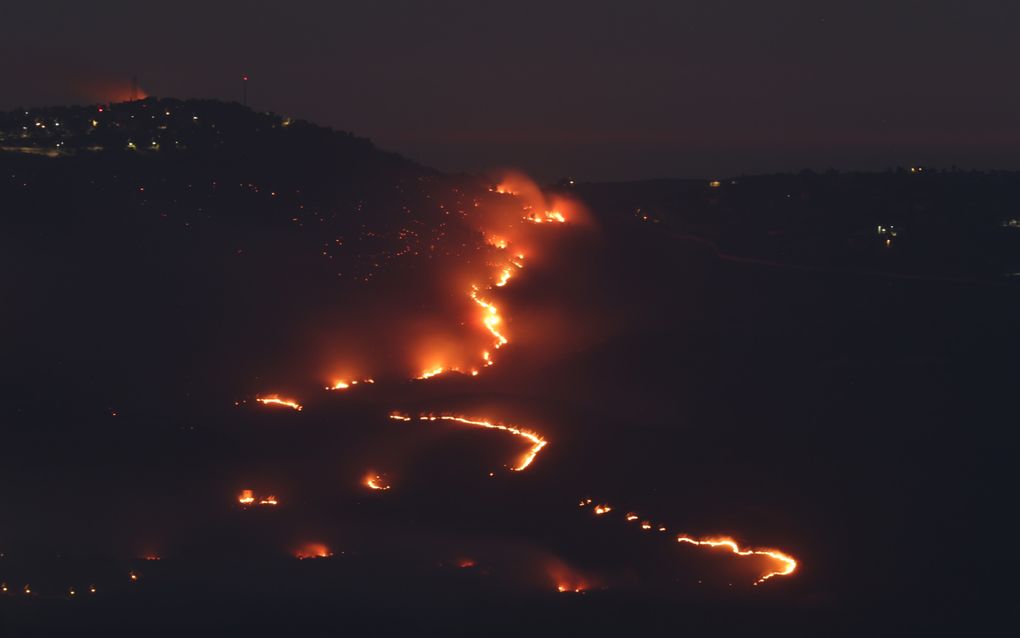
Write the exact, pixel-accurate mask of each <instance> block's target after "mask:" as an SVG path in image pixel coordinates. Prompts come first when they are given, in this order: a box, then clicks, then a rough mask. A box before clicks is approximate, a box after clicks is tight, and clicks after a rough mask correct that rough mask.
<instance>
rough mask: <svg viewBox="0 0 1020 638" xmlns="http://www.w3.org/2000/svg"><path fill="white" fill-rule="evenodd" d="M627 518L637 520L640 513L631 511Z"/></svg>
mask: <svg viewBox="0 0 1020 638" xmlns="http://www.w3.org/2000/svg"><path fill="white" fill-rule="evenodd" d="M626 518H627V520H628V521H636V520H637V519H638V515H637V514H635V513H634V512H631V513H630V514H627V516H626Z"/></svg>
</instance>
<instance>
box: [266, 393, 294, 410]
mask: <svg viewBox="0 0 1020 638" xmlns="http://www.w3.org/2000/svg"><path fill="white" fill-rule="evenodd" d="M255 400H256V401H258V402H259V403H261V404H262V405H282V406H284V407H288V408H291V409H293V410H297V411H298V412H300V411H301V410H302V409H303V407H302V406H301V404H300V403H298V402H297V401H294V400H293V399H282V398H280V395H278V394H271V395H269V396H267V397H256V398H255Z"/></svg>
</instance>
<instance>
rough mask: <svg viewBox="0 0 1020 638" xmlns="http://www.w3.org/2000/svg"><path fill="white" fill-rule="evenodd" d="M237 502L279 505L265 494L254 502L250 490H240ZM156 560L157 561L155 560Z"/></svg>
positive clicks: (267, 505)
mask: <svg viewBox="0 0 1020 638" xmlns="http://www.w3.org/2000/svg"><path fill="white" fill-rule="evenodd" d="M237 502H238V503H240V504H241V505H243V506H245V507H248V506H249V505H251V504H253V503H258V505H260V506H262V507H276V506H277V505H278V504H279V503H280V501H279V500H277V498H276V496H274V495H272V494H267V495H266V496H265V497H263V498H260V499H257V500H256V498H255V492H254V491H252V490H241V493H240V494H239V495H238V497H237ZM157 560H159V559H158V558H157Z"/></svg>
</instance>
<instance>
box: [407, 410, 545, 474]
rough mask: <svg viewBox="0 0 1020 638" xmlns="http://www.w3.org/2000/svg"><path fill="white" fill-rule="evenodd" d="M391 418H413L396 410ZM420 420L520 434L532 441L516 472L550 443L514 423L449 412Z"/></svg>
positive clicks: (427, 416) (529, 462)
mask: <svg viewBox="0 0 1020 638" xmlns="http://www.w3.org/2000/svg"><path fill="white" fill-rule="evenodd" d="M390 418H391V419H394V420H397V421H410V420H411V417H409V416H406V415H403V414H400V413H397V412H394V413H393V414H390ZM418 420H420V421H455V422H457V423H463V424H465V425H474V426H477V427H481V428H487V429H491V430H502V431H503V432H509V433H510V434H513V435H514V436H519V437H521V438H524V439H527V440H528V441H530V442H531V448H530V449H529V450H528V452H527V453H526V454H525V455H524V456H523V457H521V460H520V462H519V463H518V464H517V465H516V466H515V467H512V468H511V469H512V470H513V471H515V472H520V471H521V470H524V469H527V467H528V466H529V465H531V463H532V462H533V461H534V460H535V457H536V456H538V453H539V452H541V451H542V448H544V447H545V446H546V445H547V444H548V441H546V440H545V439H544V438H542V437H541V436H540V435H539V434H537V433H535V432H531V431H529V430H523V429H521V428H519V427H516V426H513V425H504V424H502V423H493V422H491V421H486V420H480V419H469V418H467V417H462V416H451V415H448V414H442V415H434V414H422V415H420V416H419V417H418Z"/></svg>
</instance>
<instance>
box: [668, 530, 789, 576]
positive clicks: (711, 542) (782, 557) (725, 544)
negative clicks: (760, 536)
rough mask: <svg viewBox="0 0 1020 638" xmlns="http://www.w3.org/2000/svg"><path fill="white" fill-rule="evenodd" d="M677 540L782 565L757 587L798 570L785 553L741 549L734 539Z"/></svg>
mask: <svg viewBox="0 0 1020 638" xmlns="http://www.w3.org/2000/svg"><path fill="white" fill-rule="evenodd" d="M676 540H677V542H678V543H689V544H691V545H697V546H699V547H722V548H725V549H728V550H729V551H730V552H732V553H733V554H736V555H737V556H767V557H769V558H771V559H773V560H776V561H778V562H780V563H782V565H783V568H782V569H777V570H775V571H771V572H768V573H766V574H765V575H764V576H762V577H761V578H759V579H758V580H756V581H755V583H754V584H755V585H759V584H761V583H764V582H765V581H766V580H768V579H770V578H772V577H773V576H789V575H790V574H792V573H793V572H794V571H795V570H796V569H797V561H796V560H795V559H794V558H793V557H792V556H788V555H786V554H784V553H783V552H780V551H778V550H774V549H741V548H740V546H739V545H737V542H736V541H735V540H733V539H732V538H726V537H719V538H703V539H695V538H691V537H690V536H677V537H676Z"/></svg>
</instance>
